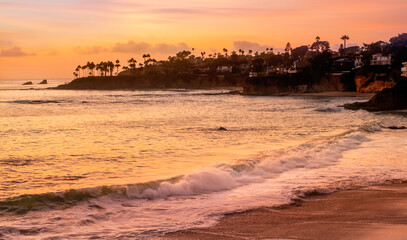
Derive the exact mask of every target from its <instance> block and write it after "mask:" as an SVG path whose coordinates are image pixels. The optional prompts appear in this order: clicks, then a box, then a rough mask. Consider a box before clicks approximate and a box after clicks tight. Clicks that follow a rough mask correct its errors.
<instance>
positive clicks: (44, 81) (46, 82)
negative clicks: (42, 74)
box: [39, 79, 48, 84]
mask: <svg viewBox="0 0 407 240" xmlns="http://www.w3.org/2000/svg"><path fill="white" fill-rule="evenodd" d="M39 84H48V81H47V79H44V80H42V81H41V82H40V83H39Z"/></svg>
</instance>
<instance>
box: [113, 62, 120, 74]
mask: <svg viewBox="0 0 407 240" xmlns="http://www.w3.org/2000/svg"><path fill="white" fill-rule="evenodd" d="M114 66H115V67H116V68H117V72H116V75H118V74H119V67H120V66H121V65H120V61H119V60H116V64H115V65H114Z"/></svg>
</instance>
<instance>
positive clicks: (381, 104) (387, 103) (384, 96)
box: [344, 78, 407, 111]
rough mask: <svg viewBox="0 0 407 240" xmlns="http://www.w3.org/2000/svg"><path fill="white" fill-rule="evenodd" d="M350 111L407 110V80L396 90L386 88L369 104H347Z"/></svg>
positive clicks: (398, 84)
mask: <svg viewBox="0 0 407 240" xmlns="http://www.w3.org/2000/svg"><path fill="white" fill-rule="evenodd" d="M344 107H345V108H346V109H350V110H359V109H364V110H367V111H389V110H401V109H407V78H403V79H401V80H400V81H399V82H398V83H397V84H396V85H395V86H394V88H386V89H383V90H382V91H381V92H379V93H377V94H376V95H375V96H373V98H372V99H370V100H369V101H368V102H356V103H352V104H345V105H344Z"/></svg>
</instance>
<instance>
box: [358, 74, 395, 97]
mask: <svg viewBox="0 0 407 240" xmlns="http://www.w3.org/2000/svg"><path fill="white" fill-rule="evenodd" d="M355 84H356V91H358V92H360V93H378V92H380V91H382V90H383V89H385V88H392V87H394V86H395V85H396V83H395V81H394V80H393V79H392V78H389V77H388V74H386V73H373V72H370V73H368V74H366V75H356V77H355Z"/></svg>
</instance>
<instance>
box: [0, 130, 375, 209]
mask: <svg viewBox="0 0 407 240" xmlns="http://www.w3.org/2000/svg"><path fill="white" fill-rule="evenodd" d="M367 141H369V138H367V137H366V135H364V134H363V133H362V132H350V133H345V134H342V135H338V136H335V137H333V138H330V139H325V140H320V141H313V142H309V143H305V144H301V145H299V146H296V147H292V148H287V149H281V150H278V151H269V152H264V153H263V154H262V155H261V156H258V157H257V158H254V159H248V160H242V161H239V162H237V163H236V164H219V165H217V166H213V167H209V168H205V169H201V170H198V171H195V172H191V173H189V174H187V175H183V176H177V177H174V178H171V179H164V180H158V181H151V182H146V183H137V184H128V185H117V186H103V187H97V188H87V189H77V190H69V191H66V192H60V193H49V194H39V195H24V196H20V197H18V198H13V199H8V200H6V201H3V202H0V212H16V213H19V212H20V213H21V212H22V213H24V212H27V211H30V210H38V209H43V208H44V207H50V206H51V207H52V208H55V205H67V204H68V205H72V204H75V203H77V202H80V201H83V200H86V199H89V198H97V197H101V196H105V195H111V196H118V197H124V198H128V199H148V200H152V199H160V198H167V197H172V196H182V197H188V196H195V195H202V194H210V193H213V192H219V191H225V190H231V189H235V188H238V187H241V186H245V185H250V184H255V183H259V182H264V181H266V180H267V179H269V178H273V177H276V176H277V175H279V174H281V173H283V172H287V171H290V170H293V169H298V168H321V167H325V166H330V165H333V164H335V163H337V161H338V160H339V159H340V158H341V157H342V153H343V152H344V151H347V150H350V149H354V148H357V147H358V146H359V145H360V144H361V143H363V142H367Z"/></svg>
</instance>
